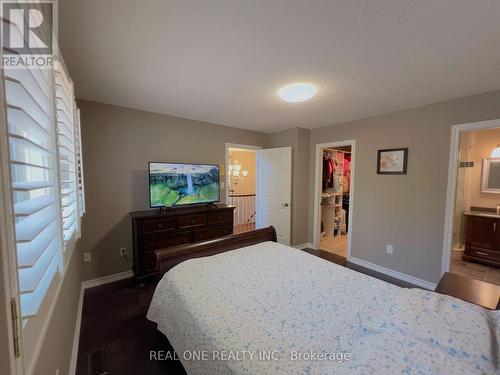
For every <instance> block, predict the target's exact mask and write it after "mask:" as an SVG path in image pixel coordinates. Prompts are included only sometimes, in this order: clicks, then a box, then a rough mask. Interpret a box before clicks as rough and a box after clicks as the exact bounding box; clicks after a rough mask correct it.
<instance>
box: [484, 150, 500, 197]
mask: <svg viewBox="0 0 500 375" xmlns="http://www.w3.org/2000/svg"><path fill="white" fill-rule="evenodd" d="M481 191H482V192H483V193H497V194H500V158H486V159H483V177H482V183H481Z"/></svg>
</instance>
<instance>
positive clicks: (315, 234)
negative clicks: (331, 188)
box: [312, 139, 356, 261]
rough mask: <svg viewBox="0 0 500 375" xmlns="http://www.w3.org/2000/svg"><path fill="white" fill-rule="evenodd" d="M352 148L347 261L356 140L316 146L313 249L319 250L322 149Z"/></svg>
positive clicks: (352, 203) (349, 246) (351, 225)
mask: <svg viewBox="0 0 500 375" xmlns="http://www.w3.org/2000/svg"><path fill="white" fill-rule="evenodd" d="M341 146H351V180H350V184H349V212H348V217H349V230H348V231H347V249H346V250H347V252H346V253H347V260H348V261H349V260H350V259H351V244H352V232H353V221H352V216H353V212H354V209H353V207H354V173H355V170H356V140H355V139H346V140H344V141H338V142H328V143H318V144H316V156H315V158H316V161H315V163H316V164H315V167H316V168H315V175H314V227H313V228H314V229H313V246H312V248H313V249H319V234H320V233H319V232H320V230H321V228H320V223H321V217H320V215H321V210H320V209H319V207H320V203H321V175H322V173H321V168H322V155H321V149H322V148H327V147H341Z"/></svg>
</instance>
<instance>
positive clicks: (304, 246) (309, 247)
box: [294, 242, 314, 250]
mask: <svg viewBox="0 0 500 375" xmlns="http://www.w3.org/2000/svg"><path fill="white" fill-rule="evenodd" d="M294 247H295V248H296V249H299V250H304V249H313V248H314V245H313V244H312V243H310V242H307V243H303V244H301V245H296V246H294Z"/></svg>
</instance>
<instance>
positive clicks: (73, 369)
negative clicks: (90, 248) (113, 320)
mask: <svg viewBox="0 0 500 375" xmlns="http://www.w3.org/2000/svg"><path fill="white" fill-rule="evenodd" d="M84 294H85V289H84V288H83V283H82V285H81V286H80V298H79V299H78V311H77V314H76V323H75V335H74V337H73V350H72V351H71V362H70V363H69V373H70V374H71V375H75V374H76V362H77V361H78V345H79V344H80V327H81V325H82V309H83V295H84Z"/></svg>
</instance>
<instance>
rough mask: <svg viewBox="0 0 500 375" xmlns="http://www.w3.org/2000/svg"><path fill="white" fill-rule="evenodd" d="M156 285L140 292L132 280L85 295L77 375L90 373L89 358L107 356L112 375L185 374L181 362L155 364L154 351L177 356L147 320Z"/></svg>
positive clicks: (146, 287) (154, 325) (105, 286)
mask: <svg viewBox="0 0 500 375" xmlns="http://www.w3.org/2000/svg"><path fill="white" fill-rule="evenodd" d="M155 286H156V285H155V283H149V284H146V285H145V286H144V288H142V289H136V288H135V287H134V285H133V283H132V280H130V279H129V280H123V281H118V282H115V283H112V284H107V285H103V286H99V287H96V288H92V289H87V290H86V291H85V295H84V300H83V301H84V302H83V310H82V323H81V329H80V344H79V347H78V362H77V370H76V374H77V375H89V374H91V375H94V374H93V373H92V372H89V357H90V355H91V354H92V353H93V352H95V351H99V350H103V351H104V352H105V357H106V365H107V371H108V373H109V374H110V375H113V374H119V375H128V374H130V375H136V374H137V375H139V374H148V375H150V374H151V375H154V374H185V371H184V368H183V367H182V365H181V363H180V362H179V361H173V360H172V361H154V360H153V361H151V360H149V351H150V350H165V351H168V352H170V353H171V354H173V353H174V350H173V348H172V347H171V345H170V343H169V342H168V340H167V339H166V338H165V336H164V335H163V334H161V333H160V332H159V331H158V330H157V329H156V324H154V323H153V322H150V321H149V320H147V319H146V313H147V311H148V307H149V303H150V302H151V298H152V297H153V292H154V289H155Z"/></svg>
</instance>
